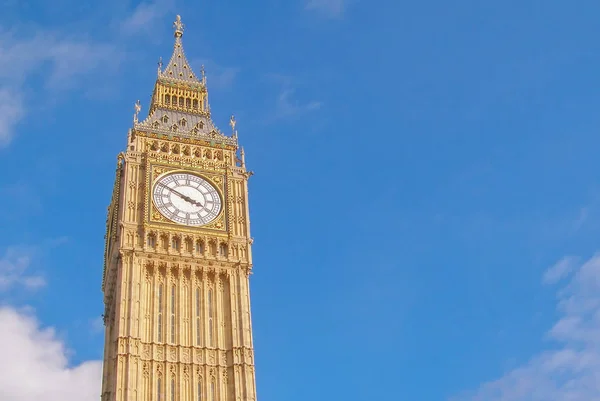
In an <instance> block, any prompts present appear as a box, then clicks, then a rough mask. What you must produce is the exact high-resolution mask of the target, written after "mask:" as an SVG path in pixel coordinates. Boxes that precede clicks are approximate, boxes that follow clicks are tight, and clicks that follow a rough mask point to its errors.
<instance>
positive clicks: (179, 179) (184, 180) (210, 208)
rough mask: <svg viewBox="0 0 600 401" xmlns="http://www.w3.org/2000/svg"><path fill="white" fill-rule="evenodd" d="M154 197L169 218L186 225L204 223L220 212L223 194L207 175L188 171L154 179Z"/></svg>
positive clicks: (158, 206)
mask: <svg viewBox="0 0 600 401" xmlns="http://www.w3.org/2000/svg"><path fill="white" fill-rule="evenodd" d="M152 199H153V200H154V205H155V206H156V208H157V209H158V211H159V212H160V213H161V214H162V215H163V216H165V217H166V218H167V219H169V220H171V221H174V222H176V223H179V224H185V225H187V226H203V225H205V224H208V223H210V222H211V221H213V220H214V219H215V218H217V216H218V215H219V213H220V212H221V197H220V196H219V193H218V192H217V190H216V189H215V187H213V186H212V185H211V184H209V183H208V181H206V180H205V179H203V178H201V177H199V176H197V175H194V174H189V173H172V174H167V175H164V176H162V177H161V178H160V179H159V180H157V181H156V182H155V183H154V189H153V191H152Z"/></svg>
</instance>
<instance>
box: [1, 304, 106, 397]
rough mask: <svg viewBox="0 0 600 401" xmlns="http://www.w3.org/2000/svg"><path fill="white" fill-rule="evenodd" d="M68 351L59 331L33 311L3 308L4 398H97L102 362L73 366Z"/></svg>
mask: <svg viewBox="0 0 600 401" xmlns="http://www.w3.org/2000/svg"><path fill="white" fill-rule="evenodd" d="M68 354H69V351H68V350H67V348H66V346H65V344H64V343H63V342H62V341H61V340H60V339H59V338H57V336H56V334H55V331H54V330H53V329H52V328H43V327H40V324H39V322H38V321H37V320H36V319H35V317H34V316H33V315H32V313H31V311H26V310H17V309H14V308H9V307H3V308H0V355H2V358H0V388H1V389H2V394H1V395H0V399H1V400H7V401H8V400H10V401H33V400H42V399H43V400H47V401H59V400H60V401H92V400H97V399H98V394H100V391H101V389H100V380H101V377H102V363H101V362H100V361H87V362H84V363H81V364H79V365H77V366H69V361H68V358H67V355H68ZM74 383H76V385H74Z"/></svg>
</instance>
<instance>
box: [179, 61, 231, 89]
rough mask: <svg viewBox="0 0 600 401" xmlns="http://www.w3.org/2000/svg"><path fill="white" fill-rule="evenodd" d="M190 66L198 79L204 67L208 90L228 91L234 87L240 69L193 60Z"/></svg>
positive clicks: (212, 62)
mask: <svg viewBox="0 0 600 401" xmlns="http://www.w3.org/2000/svg"><path fill="white" fill-rule="evenodd" d="M190 64H191V65H192V69H193V70H194V72H195V73H196V75H197V76H198V77H200V69H201V68H202V66H203V65H204V69H205V73H206V81H207V86H208V89H209V90H210V89H228V88H231V87H232V86H233V84H234V83H235V80H236V78H237V76H238V74H239V72H240V68H238V67H231V66H224V65H220V64H218V63H217V62H215V61H214V60H207V59H195V60H194V59H191V60H190Z"/></svg>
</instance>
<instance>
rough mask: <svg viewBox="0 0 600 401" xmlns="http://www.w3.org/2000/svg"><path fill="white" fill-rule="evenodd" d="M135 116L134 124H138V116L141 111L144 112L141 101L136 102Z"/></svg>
mask: <svg viewBox="0 0 600 401" xmlns="http://www.w3.org/2000/svg"><path fill="white" fill-rule="evenodd" d="M134 108H135V114H134V115H133V122H134V123H137V122H138V114H139V113H140V110H142V104H141V103H140V101H139V100H138V101H137V102H135V106H134Z"/></svg>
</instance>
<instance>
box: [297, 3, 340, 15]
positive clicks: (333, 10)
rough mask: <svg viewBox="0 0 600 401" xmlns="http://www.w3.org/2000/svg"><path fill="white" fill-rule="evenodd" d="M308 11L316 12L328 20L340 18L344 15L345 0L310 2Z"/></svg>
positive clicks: (307, 7)
mask: <svg viewBox="0 0 600 401" xmlns="http://www.w3.org/2000/svg"><path fill="white" fill-rule="evenodd" d="M306 9H307V10H312V11H316V12H318V13H319V14H321V15H322V16H325V17H328V18H339V17H341V16H342V15H343V14H344V9H345V1H344V0H308V1H307V3H306Z"/></svg>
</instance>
